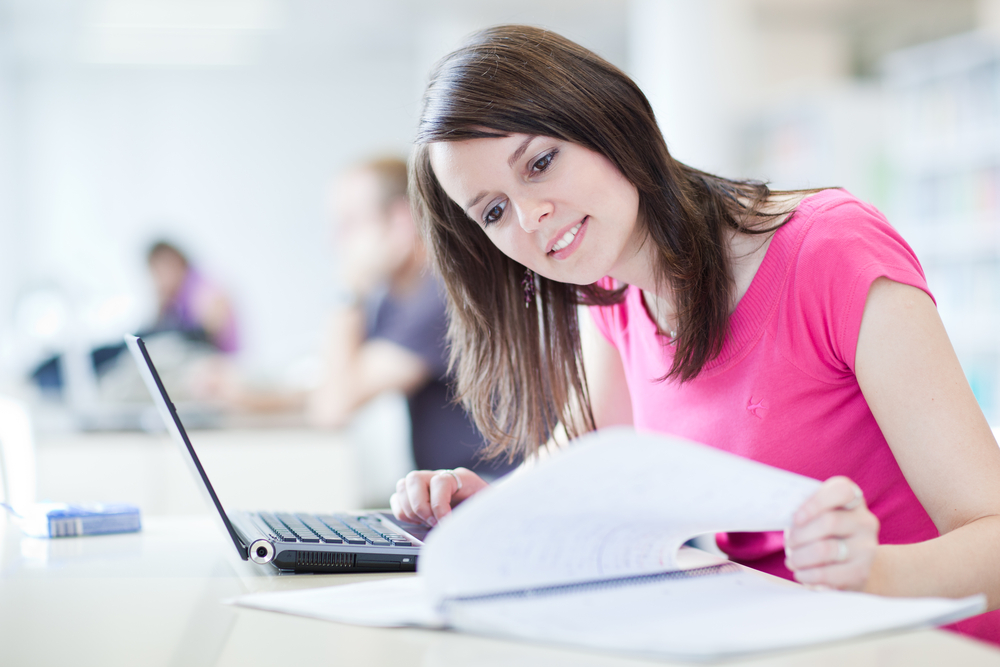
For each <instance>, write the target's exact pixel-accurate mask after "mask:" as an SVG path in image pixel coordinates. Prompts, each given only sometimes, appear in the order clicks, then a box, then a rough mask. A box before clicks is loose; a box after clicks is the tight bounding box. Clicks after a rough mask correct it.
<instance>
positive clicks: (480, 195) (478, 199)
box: [465, 190, 486, 215]
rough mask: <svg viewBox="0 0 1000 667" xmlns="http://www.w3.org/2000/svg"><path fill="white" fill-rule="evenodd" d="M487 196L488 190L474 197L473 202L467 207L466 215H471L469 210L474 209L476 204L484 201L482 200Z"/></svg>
mask: <svg viewBox="0 0 1000 667" xmlns="http://www.w3.org/2000/svg"><path fill="white" fill-rule="evenodd" d="M485 196H486V190H483V191H482V192H480V193H479V194H478V195H476V196H475V197H473V198H472V200H471V201H470V202H469V203H468V204H466V205H465V214H466V215H469V209H470V208H472V207H473V206H475V205H476V204H478V203H479V202H480V201H481V200H482V198H483V197H485Z"/></svg>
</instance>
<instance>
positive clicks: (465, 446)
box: [236, 158, 511, 478]
mask: <svg viewBox="0 0 1000 667" xmlns="http://www.w3.org/2000/svg"><path fill="white" fill-rule="evenodd" d="M406 192H407V175H406V162H405V161H403V160H401V159H399V158H382V159H374V160H370V161H368V162H364V163H361V164H359V165H357V166H355V167H353V168H351V169H349V170H348V171H346V172H345V173H343V174H342V175H340V177H338V178H337V179H336V181H335V182H334V184H333V187H332V190H331V214H332V217H333V220H334V242H335V244H336V250H337V254H338V255H339V256H340V260H341V264H340V269H341V281H340V282H341V285H342V289H341V291H340V293H339V294H338V295H337V298H336V299H335V303H334V305H333V308H332V312H331V314H330V318H329V323H328V326H327V333H326V338H325V349H324V354H323V369H322V379H321V381H320V383H319V385H318V386H317V387H316V388H315V389H314V390H312V391H309V392H300V393H286V394H283V395H282V394H271V395H267V394H265V393H256V394H255V393H253V392H248V391H242V392H240V393H241V395H240V396H238V397H237V398H236V403H237V404H238V405H240V406H242V407H244V408H249V409H254V410H275V409H283V408H284V409H288V408H296V407H297V408H300V409H301V408H303V407H304V409H305V411H306V415H307V418H308V419H309V421H310V422H311V423H313V424H314V425H317V426H325V427H342V426H346V425H347V424H348V423H349V422H350V420H351V419H352V418H353V417H354V416H355V414H356V413H357V412H358V410H359V409H360V408H361V407H362V406H364V405H365V404H366V403H368V402H369V401H370V400H371V399H373V398H375V397H377V396H379V395H381V394H383V393H385V392H401V393H403V394H405V395H406V403H407V408H408V412H409V417H410V442H411V448H412V453H413V458H414V460H415V461H416V464H417V466H418V467H419V468H425V469H450V468H457V467H465V468H469V469H472V470H475V471H477V472H478V473H479V474H480V475H485V476H486V477H489V478H494V477H497V476H499V475H502V474H504V473H506V472H508V471H509V470H510V469H511V466H510V465H508V464H504V463H494V462H490V461H483V460H481V459H480V457H479V452H480V450H481V449H482V447H483V439H482V436H481V435H480V434H479V432H478V431H477V430H476V429H475V427H474V426H473V425H472V421H471V420H470V419H469V417H468V415H467V414H466V412H465V411H464V410H463V409H462V408H461V407H460V406H459V405H457V404H456V403H455V402H454V400H453V398H454V394H453V389H452V383H451V378H450V376H449V374H448V369H447V349H446V343H445V336H446V333H447V328H448V324H447V317H446V314H445V303H444V294H443V287H442V285H441V283H440V280H439V279H438V278H437V277H436V276H435V275H434V274H433V273H432V272H431V271H430V268H429V265H428V262H427V255H426V251H425V249H424V245H423V242H422V241H421V239H420V236H419V234H418V233H417V229H416V225H415V224H414V221H413V218H412V216H411V214H410V205H409V200H408V199H407V194H406Z"/></svg>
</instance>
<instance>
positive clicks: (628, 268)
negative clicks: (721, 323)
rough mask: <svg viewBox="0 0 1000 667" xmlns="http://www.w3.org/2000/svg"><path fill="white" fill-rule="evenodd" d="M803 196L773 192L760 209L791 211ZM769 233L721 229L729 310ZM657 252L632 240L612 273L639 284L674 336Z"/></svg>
mask: <svg viewBox="0 0 1000 667" xmlns="http://www.w3.org/2000/svg"><path fill="white" fill-rule="evenodd" d="M804 197H805V195H804V194H801V193H788V194H780V195H773V196H772V197H771V198H770V199H769V200H768V202H767V204H765V206H764V207H763V210H762V213H764V214H767V215H776V214H782V213H785V212H786V211H794V210H795V207H796V206H798V204H799V202H801V201H802V199H803V198H804ZM790 216H791V212H789V213H787V214H785V215H783V216H782V217H779V218H777V219H774V218H772V219H767V218H765V219H764V220H763V221H762V223H761V224H762V225H763V226H764V227H765V228H766V227H773V226H774V225H776V224H781V223H784V222H785V220H787V219H788V217H790ZM772 236H773V235H772V234H746V233H744V232H740V231H737V230H735V229H731V230H729V229H727V230H726V231H725V232H724V238H725V242H726V251H727V255H728V258H729V271H730V276H731V278H732V280H733V293H732V301H731V306H730V308H731V310H730V312H732V310H735V309H736V305H737V304H738V303H739V302H740V299H742V298H743V296H744V295H745V294H746V293H747V290H749V289H750V284H751V283H752V282H753V279H754V276H756V275H757V271H758V269H760V265H761V264H762V263H763V261H764V256H765V255H766V254H767V248H768V246H769V245H770V241H771V237H772ZM658 255H659V253H657V252H656V249H655V247H654V246H653V244H652V242H651V241H650V240H649V239H648V237H646V239H645V242H643V241H638V242H634V243H633V244H632V251H631V253H630V254H628V255H626V256H625V258H624V261H622V262H621V263H620V266H618V267H616V270H615V271H614V272H613V273H612V274H611V276H612V277H613V278H614V279H615V280H617V281H619V282H622V283H627V284H629V285H635V286H636V287H639V288H640V289H641V290H642V292H643V300H644V302H645V304H646V309H647V310H648V311H649V314H650V316H651V317H652V318H653V320H654V321H655V322H656V323H657V326H658V327H659V329H660V332H661V333H663V334H665V335H669V336H670V337H671V338H673V337H675V336H676V331H677V326H678V323H677V314H676V308H675V300H674V296H673V291H672V290H671V289H670V286H669V285H663V284H660V283H658V281H657V279H656V273H657V272H656V270H655V269H656V264H655V263H656V262H657V261H658Z"/></svg>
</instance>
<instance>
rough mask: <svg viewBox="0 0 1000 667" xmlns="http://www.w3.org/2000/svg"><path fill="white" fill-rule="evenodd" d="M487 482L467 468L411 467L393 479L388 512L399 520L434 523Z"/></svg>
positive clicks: (485, 485)
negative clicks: (389, 510) (412, 468)
mask: <svg viewBox="0 0 1000 667" xmlns="http://www.w3.org/2000/svg"><path fill="white" fill-rule="evenodd" d="M487 486H489V485H488V484H487V483H486V482H485V481H483V479H482V478H481V477H480V476H479V475H477V474H476V473H474V472H472V471H471V470H468V469H467V468H455V469H454V470H414V471H412V472H411V473H410V474H408V475H407V476H406V477H404V478H403V479H401V480H399V481H398V482H396V492H395V493H394V494H392V496H391V497H390V498H389V506H390V507H391V508H392V513H393V514H394V515H395V516H396V518H397V519H399V520H400V521H406V522H408V523H424V524H427V525H428V526H431V527H434V526H436V525H437V523H438V521H440V520H441V519H442V517H445V516H447V515H448V514H449V513H450V512H451V508H452V507H455V506H456V505H458V504H459V503H460V502H462V501H463V500H465V499H466V498H468V497H469V496H471V495H473V494H475V493H478V492H479V491H482V490H483V489H485V488H486V487H487Z"/></svg>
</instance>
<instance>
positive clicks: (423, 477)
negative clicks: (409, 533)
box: [405, 470, 437, 526]
mask: <svg viewBox="0 0 1000 667" xmlns="http://www.w3.org/2000/svg"><path fill="white" fill-rule="evenodd" d="M431 474H433V473H428V472H427V471H421V470H414V471H412V472H411V473H409V474H408V475H407V476H406V478H405V479H406V497H407V500H409V501H410V507H411V508H412V511H413V514H414V515H415V516H416V517H417V518H418V520H419V521H420V522H423V523H426V524H427V525H428V526H434V525H436V524H437V519H435V518H434V512H433V511H432V510H431V502H430V493H429V492H428V489H427V481H428V477H429V476H430V475H431Z"/></svg>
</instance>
